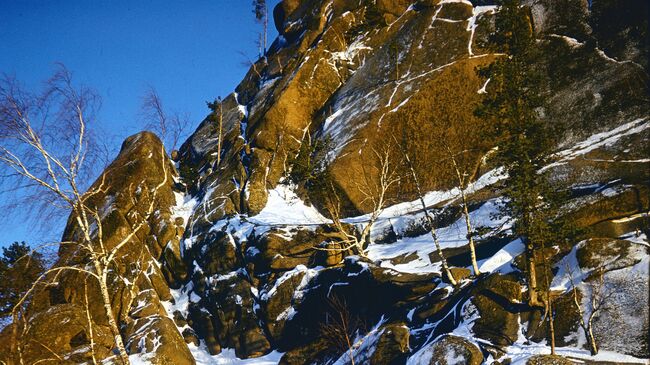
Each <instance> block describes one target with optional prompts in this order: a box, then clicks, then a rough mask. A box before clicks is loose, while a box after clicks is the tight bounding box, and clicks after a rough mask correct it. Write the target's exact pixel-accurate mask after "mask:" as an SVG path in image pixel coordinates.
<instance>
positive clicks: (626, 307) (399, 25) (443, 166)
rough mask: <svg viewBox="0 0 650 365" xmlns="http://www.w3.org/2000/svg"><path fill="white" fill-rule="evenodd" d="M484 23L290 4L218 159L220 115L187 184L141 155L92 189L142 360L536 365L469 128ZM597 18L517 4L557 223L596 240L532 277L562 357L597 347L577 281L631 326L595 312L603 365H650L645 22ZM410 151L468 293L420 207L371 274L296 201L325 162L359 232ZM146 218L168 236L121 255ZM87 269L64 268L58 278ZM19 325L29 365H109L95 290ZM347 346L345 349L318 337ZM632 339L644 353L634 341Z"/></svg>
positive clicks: (322, 208)
mask: <svg viewBox="0 0 650 365" xmlns="http://www.w3.org/2000/svg"><path fill="white" fill-rule="evenodd" d="M488 3H489V1H473V2H470V1H441V0H418V1H404V0H376V1H375V0H361V1H343V0H283V1H281V2H280V3H279V4H278V5H277V6H276V8H275V9H274V10H273V20H274V24H275V26H276V28H277V29H278V32H279V34H280V36H279V37H278V39H276V40H275V41H274V42H273V44H272V45H271V47H270V48H269V50H268V53H267V55H266V57H263V58H261V59H259V60H256V61H255V62H254V63H253V64H252V65H251V68H250V70H249V72H248V73H247V74H246V76H245V77H244V79H243V80H242V82H241V83H240V84H239V85H238V86H237V88H236V90H235V92H233V93H232V94H230V95H228V96H227V97H226V98H224V99H223V104H222V108H223V113H222V116H221V117H222V120H223V136H222V141H221V142H222V143H221V145H222V150H221V151H218V150H217V146H218V143H217V142H218V128H217V124H216V123H217V120H218V118H219V115H218V114H217V113H218V112H212V113H211V114H209V115H208V116H207V117H206V118H205V119H204V120H203V121H202V122H201V123H200V125H199V126H198V127H197V129H196V130H195V131H194V133H193V134H192V135H191V136H190V137H189V138H188V140H187V141H185V143H184V144H183V145H182V147H181V148H180V149H179V151H175V152H174V153H173V156H174V162H172V161H171V160H170V159H168V158H167V154H166V151H165V150H164V148H163V146H162V144H161V142H160V141H159V140H158V138H157V137H156V136H154V135H153V134H151V133H147V132H143V133H140V134H137V135H135V136H132V137H130V138H128V139H127V140H126V141H125V142H124V144H123V146H122V150H121V152H120V154H119V155H118V156H117V157H116V159H115V161H114V162H113V163H112V164H111V165H110V166H109V167H108V169H107V170H106V172H105V174H104V177H103V179H100V180H98V181H97V182H96V183H95V186H97V185H98V184H102V181H103V182H104V184H106V186H107V187H108V188H107V189H106V190H105V191H104V192H102V193H101V194H98V195H97V196H94V197H93V198H92V204H94V205H95V206H97V207H98V208H99V207H102V208H103V211H104V212H105V214H104V215H103V216H102V222H103V225H102V226H103V227H104V229H103V236H104V242H105V244H106V245H107V246H108V247H115V245H117V244H118V243H119V242H121V241H122V240H124V238H125V237H130V239H129V240H128V242H127V244H126V245H124V246H123V248H122V249H121V250H120V251H119V255H118V258H117V260H116V266H115V273H119V276H118V275H115V274H111V275H110V276H109V279H110V280H109V281H110V283H109V285H110V291H111V293H112V297H111V298H110V299H111V304H112V308H113V311H114V313H115V316H116V318H117V319H118V322H119V326H120V331H121V337H122V339H123V340H124V342H125V344H126V346H127V350H128V351H129V353H130V354H131V355H133V356H134V357H137V358H138V359H142V360H144V361H148V362H151V363H155V364H194V363H195V358H194V356H201V357H202V358H206V359H207V358H208V357H207V356H222V357H221V358H220V357H217V359H223V358H224V357H227V356H231V355H232V354H234V355H236V356H237V357H239V358H258V357H260V358H264V359H267V358H269V357H267V356H270V357H272V358H274V359H275V360H277V361H278V362H279V363H280V364H296V365H297V364H347V363H351V362H352V361H351V359H354V362H355V363H356V364H365V363H369V364H391V365H393V364H407V363H408V364H414V363H415V364H447V363H466V364H480V363H482V362H484V361H486V360H489V359H492V360H496V359H498V360H499V361H501V363H508V361H519V360H522V359H520V358H516V354H510V353H508V352H507V351H508V346H510V345H512V344H514V343H516V344H517V345H521V346H523V345H524V343H523V342H522V341H523V340H522V338H524V337H525V341H531V342H532V343H541V342H543V341H548V328H547V327H545V326H546V325H545V324H544V323H543V322H542V314H543V313H541V312H540V311H539V309H537V308H531V307H529V306H528V305H527V304H526V303H525V302H524V299H525V290H526V289H525V282H524V279H523V278H524V269H523V266H524V265H522V262H523V257H522V256H521V253H522V250H521V248H520V243H518V240H517V238H516V237H512V236H511V232H510V231H509V223H510V222H508V220H507V219H501V218H495V216H494V213H495V212H496V210H495V209H496V208H495V206H497V205H498V204H499V202H500V201H499V199H500V195H501V193H500V191H499V188H500V185H499V184H500V182H499V181H500V180H499V178H498V176H497V175H498V174H496V173H495V171H498V166H496V165H495V162H494V161H492V159H491V158H490V156H491V155H490V154H491V152H490V151H491V150H492V149H493V147H494V145H495V141H492V140H489V139H488V138H485V136H484V133H483V131H484V128H485V125H484V124H483V123H485V122H484V121H482V120H481V119H480V118H478V117H477V116H475V115H474V109H475V107H476V105H477V104H478V103H479V102H480V101H481V98H482V95H484V93H486V92H489V90H490V89H489V80H484V79H482V78H481V77H479V76H478V74H477V72H476V69H477V68H480V67H482V66H485V65H488V64H489V63H491V62H493V61H494V60H496V59H497V58H498V57H503V55H502V54H499V53H498V52H496V47H495V45H494V44H492V43H491V41H490V37H489V36H490V34H491V33H492V32H493V31H494V24H493V23H494V22H493V18H494V13H495V11H496V9H495V8H494V7H492V6H489V4H488ZM591 3H592V4H591V8H589V6H588V3H587V2H586V1H583V0H563V1H551V0H526V1H522V4H523V5H524V6H526V7H527V9H528V10H529V14H530V21H531V28H532V29H533V31H534V32H535V35H536V37H537V39H538V45H539V46H540V47H541V49H542V51H543V52H542V55H543V56H542V57H540V58H539V59H538V60H537V61H536V62H537V63H536V65H535V66H536V67H538V68H539V69H540V70H541V71H543V72H545V73H546V76H548V77H547V78H546V79H547V80H548V81H547V82H546V83H545V85H544V87H545V90H544V93H545V95H546V96H547V103H546V106H545V108H544V109H543V110H540V111H539V112H540V113H539V114H540V117H541V118H543V119H544V120H545V121H546V122H548V123H557V124H561V125H563V126H564V128H562V129H563V130H564V131H565V134H564V135H562V136H560V138H559V139H560V140H561V143H560V144H559V145H558V146H557V148H556V155H555V156H554V159H555V162H554V163H553V164H551V165H550V166H548V169H550V171H551V176H552V177H553V179H554V183H555V184H556V185H557V186H558V187H561V188H565V189H566V190H567V191H568V192H569V193H570V194H568V195H569V196H568V198H567V201H566V202H565V204H564V207H563V209H564V213H566V214H567V216H568V217H569V218H570V220H571V222H572V224H573V226H575V228H578V229H580V230H581V231H582V232H584V233H581V234H582V236H581V237H580V239H579V240H577V241H576V242H562V243H558V245H556V246H554V247H550V248H548V249H547V250H545V251H544V252H540V254H539V255H538V257H535V259H536V260H537V261H538V262H539V264H540V266H541V265H542V264H544V265H547V266H545V269H544V270H541V269H540V270H539V271H540V272H539V275H540V277H539V282H545V281H546V279H548V280H549V282H550V283H552V284H553V285H552V286H553V288H554V291H553V292H552V293H551V295H553V296H554V298H555V303H556V308H555V310H556V316H557V318H564V319H566V321H565V322H564V324H562V325H557V326H556V332H557V333H558V334H560V335H561V336H562V339H560V340H559V342H558V343H559V344H561V345H562V346H574V347H584V341H582V340H581V338H582V337H581V336H582V334H581V332H580V331H581V330H580V328H579V326H578V314H576V308H575V306H574V304H573V303H574V299H573V291H572V290H571V288H570V286H569V284H567V283H568V282H569V280H568V276H567V275H568V273H567V270H566V267H570V268H571V269H572V270H574V272H573V275H574V279H575V281H576V284H577V286H578V288H577V290H576V292H577V293H578V294H577V295H578V296H579V298H580V300H583V301H584V300H587V299H588V296H589V295H590V293H591V292H592V291H591V288H592V287H593V285H594V283H595V281H594V280H597V278H598V275H601V274H602V275H604V282H605V283H606V286H607V288H609V289H608V290H613V291H614V292H615V293H616V294H615V296H616V301H617V302H619V303H623V306H613V305H612V306H610V307H608V308H606V310H603V314H602V315H601V317H600V318H601V319H600V320H599V321H598V323H597V324H596V326H595V328H594V330H595V333H596V336H597V338H598V340H599V342H600V343H601V344H602V349H604V350H608V351H616V352H619V353H622V354H627V355H632V356H636V357H640V358H648V357H650V353H649V352H648V351H649V346H648V343H649V339H648V336H647V333H648V330H647V329H648V317H649V315H648V308H647V305H645V306H644V305H643V303H647V293H648V275H647V269H644V266H643V265H646V266H647V264H648V260H649V258H648V257H649V253H648V249H647V244H648V243H647V242H648V239H647V237H648V235H649V234H650V232H649V231H648V227H649V224H650V220H649V219H648V215H647V212H648V210H649V209H650V200H649V199H648V184H649V181H650V168H648V161H649V159H650V156H649V152H648V149H647V145H648V140H649V139H650V122H649V118H650V107H649V105H650V104H649V103H648V65H647V57H645V56H647V47H644V46H643V45H644V44H647V15H646V16H645V17H644V16H641V15H640V13H641V12H639V14H630V13H629V10H628V8H627V6H628V5H630V4H635V6H637V5H638V6H640V7H643V6H645V7H646V8H647V4H645V2H643V1H641V0H639V1H636V2H635V1H632V0H629V1H625V2H618V1H610V0H594V1H592V2H591ZM628 3H629V4H628ZM642 3H643V4H642ZM644 25H645V26H646V27H645V28H643V26H644ZM391 141H392V142H391ZM404 141H408V142H409V144H410V145H412V146H413V148H415V151H416V155H415V156H414V159H416V162H417V163H416V164H415V166H414V169H415V170H416V172H417V174H418V176H420V177H421V188H422V189H423V190H424V191H425V192H431V193H430V194H428V196H427V201H426V204H427V207H428V209H429V210H430V211H431V212H432V213H433V214H434V215H435V220H434V224H435V225H436V228H437V232H438V235H439V237H440V239H441V241H442V242H443V245H444V249H443V253H444V254H445V256H446V257H447V259H448V261H449V263H450V265H451V266H452V272H453V274H454V277H455V278H456V279H457V280H458V281H460V282H461V285H460V286H459V287H457V288H453V287H452V286H451V285H450V284H449V282H450V280H449V278H447V277H445V276H443V275H442V274H441V270H440V257H439V254H438V253H437V251H436V250H435V247H434V246H433V243H432V241H431V237H430V236H429V233H428V232H429V230H428V228H429V227H428V224H429V223H428V222H427V221H426V219H425V217H424V215H423V213H422V210H421V208H420V206H419V204H420V203H419V201H416V200H415V198H416V196H415V188H414V186H411V185H412V184H408V183H404V184H400V186H399V189H396V191H390V192H389V195H390V197H388V200H389V201H390V204H391V205H392V204H395V205H394V206H393V207H391V208H390V209H388V210H387V212H386V213H385V215H384V216H382V217H381V219H379V220H378V222H377V223H376V225H375V226H374V227H373V229H372V230H371V232H370V236H369V237H370V239H369V242H367V244H369V246H368V250H369V254H368V257H359V256H354V255H352V252H351V250H350V249H348V248H345V244H342V243H341V241H344V239H345V238H346V237H347V236H346V235H345V233H341V232H339V231H337V230H336V229H335V228H333V227H334V225H333V224H332V220H331V218H337V217H332V215H331V212H332V209H331V208H332V207H331V206H328V201H327V199H325V198H324V195H326V194H324V192H323V191H318V189H314V188H313V187H314V186H318V185H317V184H316V183H315V182H313V181H311V185H310V184H309V183H306V182H304V181H303V182H300V181H299V182H296V181H291V179H290V178H289V176H290V175H291V174H292V173H294V172H295V171H297V170H298V169H299V168H302V167H304V166H302V165H301V164H302V163H303V162H304V161H302V160H300V158H299V157H300V156H302V157H304V155H302V153H303V151H305V149H306V148H307V147H309V148H311V147H313V146H319V145H320V146H327V148H328V150H327V151H326V153H325V154H324V155H325V156H326V160H327V163H328V167H329V171H330V178H331V181H330V182H331V186H330V187H331V188H332V190H333V191H335V192H336V198H337V199H338V201H337V202H338V203H339V204H338V208H340V215H341V218H344V220H343V222H342V226H344V227H345V229H347V230H348V232H347V233H348V234H349V233H350V232H352V231H353V230H355V229H357V230H358V229H362V228H363V224H364V222H365V220H367V216H363V214H364V213H368V211H369V209H370V205H369V200H368V199H367V194H364V190H363V188H360V186H361V185H362V183H363V182H364V181H366V182H367V181H372V180H373V179H376V178H377V176H378V171H377V169H375V168H373V163H374V159H375V156H376V151H377V150H379V149H381V148H388V149H389V150H390V153H393V154H392V155H391V156H397V155H395V153H398V152H400V148H399V147H398V146H399V144H400V143H402V142H404ZM441 141H445V142H446V143H447V146H448V147H450V148H451V149H458V148H461V147H462V146H464V145H471V146H472V147H473V148H471V149H468V151H467V153H465V154H463V158H462V161H460V162H461V163H462V165H463V167H465V168H466V171H467V175H468V178H469V179H470V180H471V181H472V183H473V185H472V188H471V189H468V202H469V210H470V213H471V217H472V219H474V220H475V222H474V223H475V226H476V229H477V231H480V234H477V235H476V243H477V255H478V259H479V262H480V263H481V265H482V267H483V268H482V269H481V270H482V271H483V274H482V275H479V276H472V272H471V270H470V268H471V265H470V261H469V249H468V246H467V244H466V242H465V241H466V240H467V232H466V230H465V231H464V229H465V228H464V221H463V220H462V215H461V212H462V210H461V209H460V202H459V199H458V190H457V189H456V190H453V189H454V188H455V187H456V180H455V179H456V177H455V172H454V171H453V167H452V166H451V165H450V164H449V163H443V162H441V161H445V160H448V154H449V152H448V151H447V150H446V149H445V148H442V147H441ZM387 146H388V147H387ZM309 148H307V150H309ZM312 152H313V153H312ZM217 156H220V157H221V158H220V161H221V162H220V163H219V164H217ZM307 156H308V157H311V156H316V153H315V152H314V151H309V153H307ZM161 182H162V184H161ZM156 187H158V192H157V193H156V194H155V195H154V194H152V191H153V190H152V189H154V188H156ZM152 200H153V201H152ZM151 204H153V207H154V211H155V214H151V215H150V216H148V217H147V219H148V220H147V222H146V224H145V225H144V226H143V227H142V228H141V229H139V230H138V231H137V232H136V234H134V235H132V236H129V233H130V232H131V229H132V227H133V226H134V224H135V222H136V221H137V217H142V216H145V215H146V212H145V209H146V207H148V206H150V205H151ZM327 208H330V209H329V210H328V209H327ZM75 227H76V226H75V223H74V219H72V218H71V219H70V221H69V223H68V226H67V229H66V231H65V234H64V237H63V238H64V240H71V241H74V240H75V237H78V235H79V234H80V233H79V232H78V230H77V229H76V228H75ZM332 248H334V249H332ZM87 262H88V258H87V257H85V256H84V254H83V252H79V251H78V250H75V249H74V246H62V248H61V249H60V252H59V259H58V262H57V263H56V265H59V266H63V265H75V264H76V265H85V264H86V263H87ZM644 270H645V271H644ZM543 275H547V277H544V276H543ZM84 288H85V289H84ZM558 288H560V289H558ZM85 291H86V292H87V294H88V296H89V297H90V298H91V300H89V301H86V300H85V299H84V298H85V295H84V292H85ZM640 303H641V304H640ZM630 311H633V312H634V313H635V315H636V316H632V315H630V314H629V313H630ZM86 314H90V316H89V317H90V321H88V320H87V317H88V316H87V315H86ZM26 318H27V323H29V324H30V326H28V328H26V330H25V332H24V335H23V337H24V339H25V340H27V342H26V343H27V344H26V345H25V346H23V356H24V359H26V362H27V363H33V362H37V361H39V360H44V359H46V358H49V357H51V356H52V351H49V350H47V348H46V347H44V346H40V345H36V344H38V343H42V344H45V345H47V347H49V348H50V349H51V350H53V352H54V354H55V355H56V357H58V358H61V359H63V360H62V361H61V363H83V362H88V361H91V360H92V359H91V354H90V347H89V346H90V341H89V336H90V332H92V333H93V334H94V349H95V355H96V357H97V358H98V359H105V360H106V361H107V362H110V361H113V360H111V359H109V358H111V356H112V353H113V351H114V350H115V349H114V341H113V339H112V336H111V333H110V328H109V327H108V325H107V318H106V314H105V312H104V309H103V307H102V303H101V300H100V298H99V290H98V287H97V284H96V283H94V282H93V281H92V280H87V278H85V277H84V276H83V275H81V274H79V273H75V272H69V273H64V274H62V275H61V276H60V278H59V279H58V280H57V281H56V285H51V286H47V287H44V288H42V290H40V291H39V292H38V293H36V294H35V295H34V298H33V300H32V302H31V303H30V305H29V307H28V311H27V313H26ZM341 322H345V323H346V325H345V326H344V327H345V328H342V326H341ZM13 329H17V327H15V325H12V326H9V327H7V329H5V330H4V331H3V332H2V334H1V335H0V360H3V361H6V362H8V363H10V364H13V363H18V360H17V358H16V357H15V355H14V354H15V352H14V351H13V350H12V349H13V348H12V347H11V346H13V345H12V344H13V342H12V341H11V339H12V338H13V337H12V333H14V332H13ZM333 329H336V333H338V334H339V336H338V338H332V336H329V335H327V333H332V331H333ZM21 330H22V329H21ZM91 330H92V331H91ZM346 335H347V337H346ZM624 335H629V336H630V337H632V338H633V339H634V340H633V341H621V340H620V339H621V338H623V337H625V336H624ZM341 339H347V340H346V341H347V342H349V344H348V345H341V343H342V342H341ZM346 346H347V347H346ZM350 348H352V349H350ZM274 351H278V352H280V353H282V354H280V355H278V353H277V352H274ZM197 353H198V354H199V355H197ZM452 353H453V356H450V354H452ZM7 354H8V355H7ZM276 358H277V359H276ZM113 359H114V358H113ZM452 360H453V361H457V362H453V361H452ZM558 361H563V360H562V359H557V358H549V357H543V356H539V357H536V358H534V359H531V360H530V362H531V363H546V362H551V363H555V362H558Z"/></svg>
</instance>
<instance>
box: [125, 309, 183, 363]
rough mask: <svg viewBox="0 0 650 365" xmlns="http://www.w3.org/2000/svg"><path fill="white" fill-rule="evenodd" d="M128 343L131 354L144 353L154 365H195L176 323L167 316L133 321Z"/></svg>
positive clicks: (145, 357)
mask: <svg viewBox="0 0 650 365" xmlns="http://www.w3.org/2000/svg"><path fill="white" fill-rule="evenodd" d="M129 326H130V328H129V329H128V330H127V332H130V333H132V335H131V336H130V337H128V339H127V341H126V346H127V349H128V350H129V353H130V354H138V353H142V354H143V355H142V359H145V360H147V362H148V363H151V364H153V365H169V364H178V365H194V364H195V361H194V357H193V356H192V354H191V353H190V350H189V348H188V347H187V345H186V344H185V341H184V340H183V337H181V334H180V333H179V332H178V329H177V328H176V325H175V324H174V321H173V320H171V319H170V318H168V317H167V316H166V314H165V315H151V316H148V317H145V318H138V319H136V320H135V321H133V322H132V323H131V324H130V325H129Z"/></svg>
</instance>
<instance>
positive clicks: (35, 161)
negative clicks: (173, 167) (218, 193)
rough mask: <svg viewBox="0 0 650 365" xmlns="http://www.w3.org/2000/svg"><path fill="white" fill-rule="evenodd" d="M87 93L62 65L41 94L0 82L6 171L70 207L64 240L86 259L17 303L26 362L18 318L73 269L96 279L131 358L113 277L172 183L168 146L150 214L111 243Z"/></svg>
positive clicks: (58, 270)
mask: <svg viewBox="0 0 650 365" xmlns="http://www.w3.org/2000/svg"><path fill="white" fill-rule="evenodd" d="M88 95H91V94H90V92H89V90H87V89H84V88H75V86H74V85H73V83H72V77H71V74H70V73H69V72H68V71H67V70H66V69H65V68H64V67H63V66H60V68H59V70H58V72H57V73H56V74H55V75H54V77H53V78H52V79H50V80H49V81H48V88H47V90H46V91H45V92H44V93H43V94H42V95H38V96H34V95H32V94H29V93H27V92H25V91H23V90H22V89H21V88H20V87H19V85H18V84H17V83H16V82H15V80H12V79H8V78H5V80H4V81H3V82H2V83H1V84H0V127H1V128H0V129H1V130H2V138H0V164H1V165H3V166H4V168H5V170H6V174H5V176H8V177H9V178H11V179H13V180H15V181H16V184H17V186H19V187H22V188H24V189H32V190H34V191H36V192H39V193H40V194H41V195H43V196H45V197H47V198H46V201H47V202H49V203H50V204H51V205H52V206H54V207H56V208H59V209H63V210H64V211H66V212H68V213H69V214H70V219H69V222H70V224H72V225H73V227H74V230H75V234H73V235H72V239H71V241H69V242H60V243H59V244H60V245H61V246H66V247H70V248H71V249H72V251H71V252H72V254H74V255H81V257H82V258H83V260H81V263H78V264H74V265H73V264H65V263H63V264H62V265H60V266H55V267H52V268H50V269H49V270H46V271H45V272H44V273H43V274H42V275H41V276H40V277H39V278H38V279H37V280H36V282H35V283H34V284H33V285H32V287H31V288H30V289H29V290H28V291H27V292H26V293H25V295H23V296H22V298H21V299H20V300H19V301H18V303H17V304H16V305H15V306H14V308H13V310H12V315H13V320H14V323H15V324H16V325H14V327H13V328H14V329H13V342H14V344H15V350H16V351H15V352H16V354H17V356H18V358H19V362H20V363H21V364H24V361H25V359H24V358H23V354H22V352H23V348H22V344H21V343H20V341H18V325H17V323H19V322H21V321H22V322H23V323H26V322H27V320H28V319H27V318H24V315H25V314H24V313H25V312H24V311H23V306H24V304H26V303H27V301H28V298H29V297H30V296H31V295H32V294H34V293H35V292H36V291H37V290H38V289H40V288H42V287H43V285H45V284H48V283H52V282H56V281H57V280H58V278H59V277H60V276H61V275H62V274H63V273H66V272H71V273H75V272H76V273H78V274H82V275H84V276H85V277H86V278H92V279H94V280H96V281H97V284H98V286H99V291H100V297H101V301H102V305H103V308H104V312H105V315H106V317H107V319H108V325H109V328H110V330H111V333H112V336H113V339H114V342H115V346H116V347H117V350H118V352H119V359H120V361H121V362H122V363H123V364H129V363H130V362H129V357H128V353H127V351H126V348H125V346H124V343H123V341H122V336H121V334H120V326H119V323H118V319H117V318H116V317H115V314H114V313H113V308H112V303H111V291H110V284H111V283H112V282H113V280H115V279H116V278H115V275H117V274H116V270H114V268H113V266H114V265H115V264H116V260H117V259H118V257H119V255H120V251H121V250H122V249H123V248H124V247H125V246H126V245H127V243H129V242H130V241H131V240H132V239H133V238H134V237H135V236H136V234H138V233H139V232H140V231H141V230H142V229H143V228H144V227H145V225H147V224H148V219H149V217H150V216H151V214H152V213H153V211H154V207H155V205H154V204H155V201H156V196H157V194H158V191H159V190H160V188H161V187H163V186H164V185H165V184H167V182H168V175H169V174H168V163H169V161H168V160H167V155H166V153H165V151H164V147H163V146H161V151H160V159H161V161H160V163H161V168H162V171H163V176H162V177H161V178H160V179H161V181H160V183H159V184H158V185H157V186H155V187H154V188H153V189H151V191H150V202H149V203H148V204H147V205H146V207H145V208H146V209H145V210H144V214H141V215H140V217H136V219H135V220H134V222H133V223H131V226H130V227H129V228H130V231H129V232H128V234H126V235H125V236H124V237H123V238H122V239H121V240H120V241H119V242H116V243H111V246H112V247H111V246H108V242H106V241H105V240H104V235H103V231H104V230H103V222H102V218H103V215H102V214H103V212H102V210H101V208H102V207H97V206H96V204H94V203H93V198H94V197H96V196H100V195H101V194H105V193H106V192H107V191H108V189H109V188H110V186H109V183H108V182H107V179H106V173H103V174H102V175H101V176H100V178H99V179H98V181H97V182H96V183H95V184H94V185H93V186H92V187H90V188H89V189H88V190H87V191H86V192H83V190H82V189H83V188H82V185H81V184H80V177H81V176H82V173H81V172H82V171H84V169H85V168H86V166H85V163H87V156H89V155H90V151H89V148H90V146H92V142H91V141H90V139H91V134H90V133H89V129H88V122H89V120H88V119H87V118H86V114H85V112H86V111H87V110H88V109H89V108H90V106H89V104H88V103H89V98H88ZM136 215H138V214H136ZM84 295H85V296H86V295H87V293H85V294H84ZM88 319H89V321H90V320H91V319H90V318H88ZM91 337H92V332H91ZM91 341H92V340H91ZM91 343H92V342H91ZM91 347H92V345H91ZM57 356H58V355H57Z"/></svg>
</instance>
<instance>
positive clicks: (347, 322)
mask: <svg viewBox="0 0 650 365" xmlns="http://www.w3.org/2000/svg"><path fill="white" fill-rule="evenodd" d="M327 306H328V311H327V312H326V313H325V322H324V323H321V325H320V335H321V337H322V338H323V340H325V342H326V343H327V344H328V345H329V346H330V348H332V349H335V350H338V351H341V352H343V353H346V354H347V356H348V358H349V359H350V364H351V365H354V364H355V361H354V354H355V351H356V349H357V348H358V347H359V345H360V344H359V343H356V341H355V339H356V338H357V337H358V336H359V335H360V334H361V333H360V332H362V331H365V328H364V324H363V322H362V321H361V320H360V319H359V318H358V317H356V316H354V315H352V313H350V310H349V309H348V306H347V303H346V302H345V301H344V300H342V299H340V298H339V297H336V296H332V297H331V298H327Z"/></svg>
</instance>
